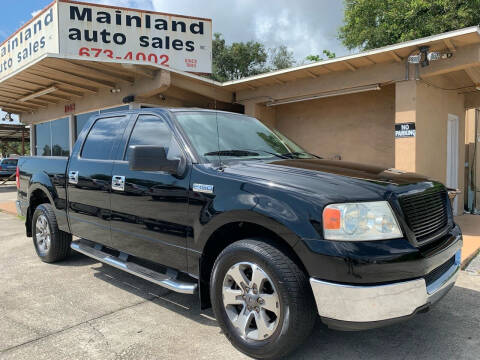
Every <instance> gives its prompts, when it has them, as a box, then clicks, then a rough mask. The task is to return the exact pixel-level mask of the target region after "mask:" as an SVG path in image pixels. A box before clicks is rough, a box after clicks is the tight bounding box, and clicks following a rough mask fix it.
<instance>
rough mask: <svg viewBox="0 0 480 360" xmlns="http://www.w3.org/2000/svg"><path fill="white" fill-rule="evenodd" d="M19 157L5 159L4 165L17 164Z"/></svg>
mask: <svg viewBox="0 0 480 360" xmlns="http://www.w3.org/2000/svg"><path fill="white" fill-rule="evenodd" d="M17 162H18V160H17V159H3V160H2V165H17Z"/></svg>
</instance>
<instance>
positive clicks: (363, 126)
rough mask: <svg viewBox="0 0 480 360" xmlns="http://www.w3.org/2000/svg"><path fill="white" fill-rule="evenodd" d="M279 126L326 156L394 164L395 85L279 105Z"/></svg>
mask: <svg viewBox="0 0 480 360" xmlns="http://www.w3.org/2000/svg"><path fill="white" fill-rule="evenodd" d="M275 112H276V116H275V119H276V120H275V126H276V128H277V129H279V130H280V131H281V132H282V133H284V134H285V135H287V136H288V137H290V138H291V139H292V140H294V141H295V142H297V143H298V144H300V145H301V146H302V147H304V148H305V149H306V150H307V151H309V152H312V153H315V154H318V155H320V156H323V157H326V158H334V157H336V156H340V157H341V159H343V160H347V161H355V162H362V163H368V164H376V165H381V166H386V167H393V166H394V164H395V150H394V119H395V86H394V85H389V86H386V87H384V88H382V89H381V90H380V91H369V92H364V93H358V94H351V95H343V96H336V97H330V98H324V99H318V100H311V101H303V102H298V103H292V104H286V105H280V106H276V107H275Z"/></svg>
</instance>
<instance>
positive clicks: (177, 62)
mask: <svg viewBox="0 0 480 360" xmlns="http://www.w3.org/2000/svg"><path fill="white" fill-rule="evenodd" d="M59 21H60V27H59V29H60V34H59V38H60V53H61V54H63V55H69V56H74V57H83V58H89V59H92V60H93V59H96V60H102V61H104V60H105V61H116V62H122V61H123V62H141V63H154V64H158V65H162V66H169V67H172V68H174V69H178V70H183V71H190V72H198V73H211V71H212V22H211V20H209V19H200V18H191V17H185V16H177V15H169V14H162V13H155V12H147V11H140V10H127V9H122V8H116V7H105V6H97V5H93V4H81V3H77V4H76V3H69V2H59Z"/></svg>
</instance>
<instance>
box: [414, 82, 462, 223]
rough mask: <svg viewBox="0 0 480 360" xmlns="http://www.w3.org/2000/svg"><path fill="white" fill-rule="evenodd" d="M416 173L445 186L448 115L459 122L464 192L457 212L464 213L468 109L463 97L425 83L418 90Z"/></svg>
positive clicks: (459, 180)
mask: <svg viewBox="0 0 480 360" xmlns="http://www.w3.org/2000/svg"><path fill="white" fill-rule="evenodd" d="M416 90H417V91H416V129H417V137H416V151H415V154H416V155H415V159H416V172H417V173H420V174H425V175H427V176H429V177H431V178H433V179H435V180H439V181H441V182H443V183H446V178H447V124H448V115H449V114H452V115H456V116H458V118H459V128H458V137H459V139H458V143H459V152H458V156H459V158H458V186H459V188H460V189H461V190H462V194H461V195H460V196H459V201H458V208H457V211H458V213H459V214H461V213H462V211H463V204H464V192H465V189H464V187H465V186H464V183H465V180H464V179H465V171H464V167H465V141H464V140H465V105H464V101H465V100H464V97H463V95H461V94H458V93H456V92H453V91H445V90H441V89H438V88H434V87H432V86H429V85H427V84H425V83H422V82H417V87H416Z"/></svg>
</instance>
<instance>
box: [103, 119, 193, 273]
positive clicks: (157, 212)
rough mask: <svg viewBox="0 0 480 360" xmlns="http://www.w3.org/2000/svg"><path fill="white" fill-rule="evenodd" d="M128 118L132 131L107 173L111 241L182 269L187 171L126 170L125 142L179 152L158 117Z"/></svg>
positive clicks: (164, 124)
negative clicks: (180, 175)
mask: <svg viewBox="0 0 480 360" xmlns="http://www.w3.org/2000/svg"><path fill="white" fill-rule="evenodd" d="M131 121H132V123H133V124H132V125H133V130H132V131H131V133H125V135H124V139H125V140H124V142H123V144H122V146H120V147H119V149H118V154H117V160H115V163H114V166H113V172H112V184H113V185H112V197H111V210H112V221H111V227H112V242H113V243H114V245H115V246H114V247H115V248H116V249H118V250H121V251H123V252H126V253H128V254H131V255H134V256H137V257H140V258H143V259H147V260H150V261H154V262H157V263H160V264H163V265H166V266H169V267H172V268H175V269H178V270H186V234H187V231H188V229H189V226H188V225H189V221H188V216H187V215H188V214H187V206H188V190H189V180H188V179H189V174H190V169H188V170H187V172H186V174H185V176H184V177H183V178H182V179H180V178H177V177H175V176H174V175H171V174H168V173H165V172H159V171H133V170H129V166H128V158H129V154H130V151H129V146H132V145H155V146H163V147H165V149H166V152H167V158H173V157H175V154H177V155H178V154H179V153H181V152H182V150H181V148H180V146H179V145H178V142H177V141H176V139H175V135H174V134H173V132H172V130H171V128H170V126H169V124H168V123H167V121H166V119H163V118H162V117H160V115H158V114H148V113H144V114H139V115H138V116H137V117H136V118H135V117H132V119H131ZM127 132H128V130H127Z"/></svg>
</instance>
